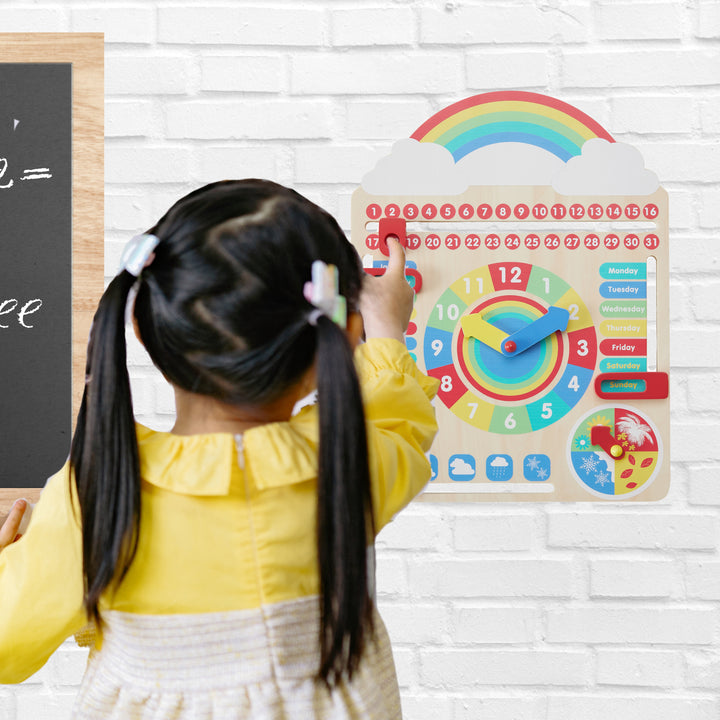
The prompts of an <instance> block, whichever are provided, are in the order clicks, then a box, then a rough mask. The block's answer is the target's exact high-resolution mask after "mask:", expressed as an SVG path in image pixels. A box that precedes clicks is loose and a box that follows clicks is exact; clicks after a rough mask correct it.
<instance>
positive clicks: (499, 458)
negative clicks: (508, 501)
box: [485, 455, 513, 482]
mask: <svg viewBox="0 0 720 720" xmlns="http://www.w3.org/2000/svg"><path fill="white" fill-rule="evenodd" d="M485 474H486V475H487V478H488V480H494V481H496V482H504V481H506V480H509V479H510V478H511V477H512V475H513V461H512V458H511V457H510V456H509V455H489V456H488V458H487V460H486V461H485Z"/></svg>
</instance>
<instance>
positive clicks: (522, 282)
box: [422, 262, 597, 434]
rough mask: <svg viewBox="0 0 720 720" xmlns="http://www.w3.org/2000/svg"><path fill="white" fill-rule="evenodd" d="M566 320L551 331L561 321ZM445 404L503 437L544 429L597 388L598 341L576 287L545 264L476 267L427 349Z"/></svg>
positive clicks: (438, 318) (448, 295) (450, 294)
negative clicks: (592, 387)
mask: <svg viewBox="0 0 720 720" xmlns="http://www.w3.org/2000/svg"><path fill="white" fill-rule="evenodd" d="M557 316H559V317H560V318H561V321H562V322H560V323H559V324H558V325H557V326H554V325H553V318H555V317H557ZM422 351H423V359H424V362H425V367H426V370H427V372H428V374H430V375H432V376H434V377H436V378H438V379H439V380H440V391H439V393H438V397H439V398H440V400H441V401H442V402H443V403H444V404H445V405H446V406H447V407H448V408H449V409H450V410H451V412H453V413H454V414H455V415H456V416H457V417H458V418H460V419H461V420H462V421H464V422H465V423H467V424H469V425H471V426H473V427H476V428H479V429H481V430H486V431H489V432H491V433H499V434H523V433H530V432H534V431H536V430H540V429H542V428H545V427H547V426H549V425H552V424H553V423H554V422H556V421H557V420H559V419H560V418H562V417H563V416H564V415H566V414H567V413H568V412H569V411H570V410H571V409H572V408H573V407H574V406H575V405H576V404H577V403H578V402H579V400H580V399H581V398H582V396H583V394H584V393H585V391H586V390H587V388H588V387H589V385H590V383H591V380H592V376H593V372H594V370H595V365H596V360H597V339H596V334H595V328H594V326H593V322H592V318H591V315H590V312H589V310H588V309H587V307H586V306H585V303H584V302H583V301H582V299H581V297H580V295H579V294H578V293H577V292H576V291H575V290H574V289H573V288H572V287H571V286H570V284H569V283H568V282H566V281H565V280H563V279H562V278H561V277H559V276H558V275H556V274H554V273H552V272H550V271H549V270H546V269H545V268H542V267H540V266H538V265H533V264H530V263H522V262H498V263H491V264H489V265H484V266H482V267H478V268H475V269H473V270H471V271H470V272H468V273H466V274H465V275H463V276H462V277H460V278H458V279H457V280H456V281H454V282H453V283H452V284H451V285H450V286H449V287H447V288H446V290H445V291H444V292H443V293H442V294H441V295H440V297H439V298H438V300H437V302H436V303H435V305H434V306H433V308H432V311H431V313H430V316H429V318H428V321H427V325H426V329H425V334H424V337H423V343H422Z"/></svg>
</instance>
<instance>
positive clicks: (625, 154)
mask: <svg viewBox="0 0 720 720" xmlns="http://www.w3.org/2000/svg"><path fill="white" fill-rule="evenodd" d="M552 185H553V187H554V188H555V190H556V191H557V192H559V193H561V194H563V195H649V194H650V193H653V192H655V190H657V188H658V185H659V183H658V179H657V175H655V173H653V172H651V171H650V170H646V169H645V161H644V160H643V157H642V155H641V154H640V151H639V150H637V149H636V148H634V147H632V146H631V145H626V144H625V143H611V142H608V141H607V140H603V139H602V138H593V139H592V140H588V141H587V142H586V143H585V144H584V145H583V147H582V154H581V155H576V156H575V157H573V158H570V160H568V162H567V164H566V165H565V167H564V168H562V169H561V170H560V171H559V172H558V173H557V175H555V177H554V178H553V182H552Z"/></svg>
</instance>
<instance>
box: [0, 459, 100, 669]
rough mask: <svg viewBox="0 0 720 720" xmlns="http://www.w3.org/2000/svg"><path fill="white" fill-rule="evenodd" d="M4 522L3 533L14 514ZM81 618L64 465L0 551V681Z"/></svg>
mask: <svg viewBox="0 0 720 720" xmlns="http://www.w3.org/2000/svg"><path fill="white" fill-rule="evenodd" d="M11 516H12V513H11ZM8 522H10V518H8V521H7V522H6V523H5V525H3V529H5V528H6V527H7V528H9V532H8V535H9V534H10V533H11V532H12V528H13V526H14V524H15V520H13V521H12V523H10V524H9V525H8ZM13 538H14V535H13ZM86 622H87V619H86V615H85V612H84V609H83V579H82V541H81V533H80V527H79V525H78V522H77V520H76V518H75V516H74V515H73V506H72V501H71V498H70V482H69V477H68V469H67V467H66V468H64V469H63V470H62V471H60V472H59V473H58V474H57V475H55V476H54V477H52V478H51V479H50V480H49V481H48V483H47V485H46V486H45V489H44V490H43V492H42V494H41V496H40V500H39V501H38V503H37V505H36V506H35V509H34V511H33V515H32V521H31V523H30V526H29V527H28V531H27V533H26V534H25V535H23V536H22V538H21V539H20V540H18V541H17V542H14V543H11V544H10V545H7V546H5V547H4V549H3V550H2V552H0V683H16V682H21V681H23V680H25V679H26V678H28V677H30V675H32V674H33V673H34V672H36V671H37V670H39V669H40V668H41V667H42V666H43V665H44V664H45V662H46V661H47V660H48V658H49V657H50V655H52V653H53V652H54V651H55V650H56V649H57V648H58V647H59V646H60V645H61V644H62V642H63V641H64V640H65V638H67V637H69V636H70V635H72V634H73V632H75V631H77V630H78V629H80V628H81V627H82V626H83V625H84V624H85V623H86Z"/></svg>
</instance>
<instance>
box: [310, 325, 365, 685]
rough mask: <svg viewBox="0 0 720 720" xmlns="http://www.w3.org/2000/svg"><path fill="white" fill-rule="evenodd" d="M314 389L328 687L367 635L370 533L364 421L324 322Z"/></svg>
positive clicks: (348, 354) (356, 389) (348, 352)
mask: <svg viewBox="0 0 720 720" xmlns="http://www.w3.org/2000/svg"><path fill="white" fill-rule="evenodd" d="M317 387H318V407H319V415H320V447H319V452H318V462H319V468H318V515H317V524H318V529H317V544H318V560H319V568H320V604H321V619H320V649H321V665H320V672H319V677H320V679H321V680H322V681H324V682H325V684H326V685H328V686H331V685H334V684H335V682H337V681H338V680H340V678H341V676H342V675H343V674H344V673H345V672H347V676H348V677H352V675H353V673H354V671H355V670H356V669H357V667H358V664H359V661H360V658H361V655H362V653H363V648H364V645H365V640H366V639H367V634H368V632H370V633H371V634H372V630H373V622H372V621H373V614H372V608H373V602H372V599H371V597H370V589H369V585H368V559H367V552H368V546H369V545H370V544H371V538H372V537H373V536H374V527H373V518H372V504H371V498H370V473H369V464H368V456H367V437H366V432H365V414H364V411H363V404H362V395H361V392H360V384H359V382H358V378H357V374H356V371H355V365H354V362H353V353H352V349H351V348H350V345H349V343H348V341H347V337H346V336H345V333H344V332H343V330H342V329H341V328H340V327H339V326H337V325H336V324H335V323H334V322H333V321H332V320H330V318H328V317H326V316H324V315H322V316H320V317H319V318H318V320H317ZM369 535H370V537H368V536H369Z"/></svg>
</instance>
